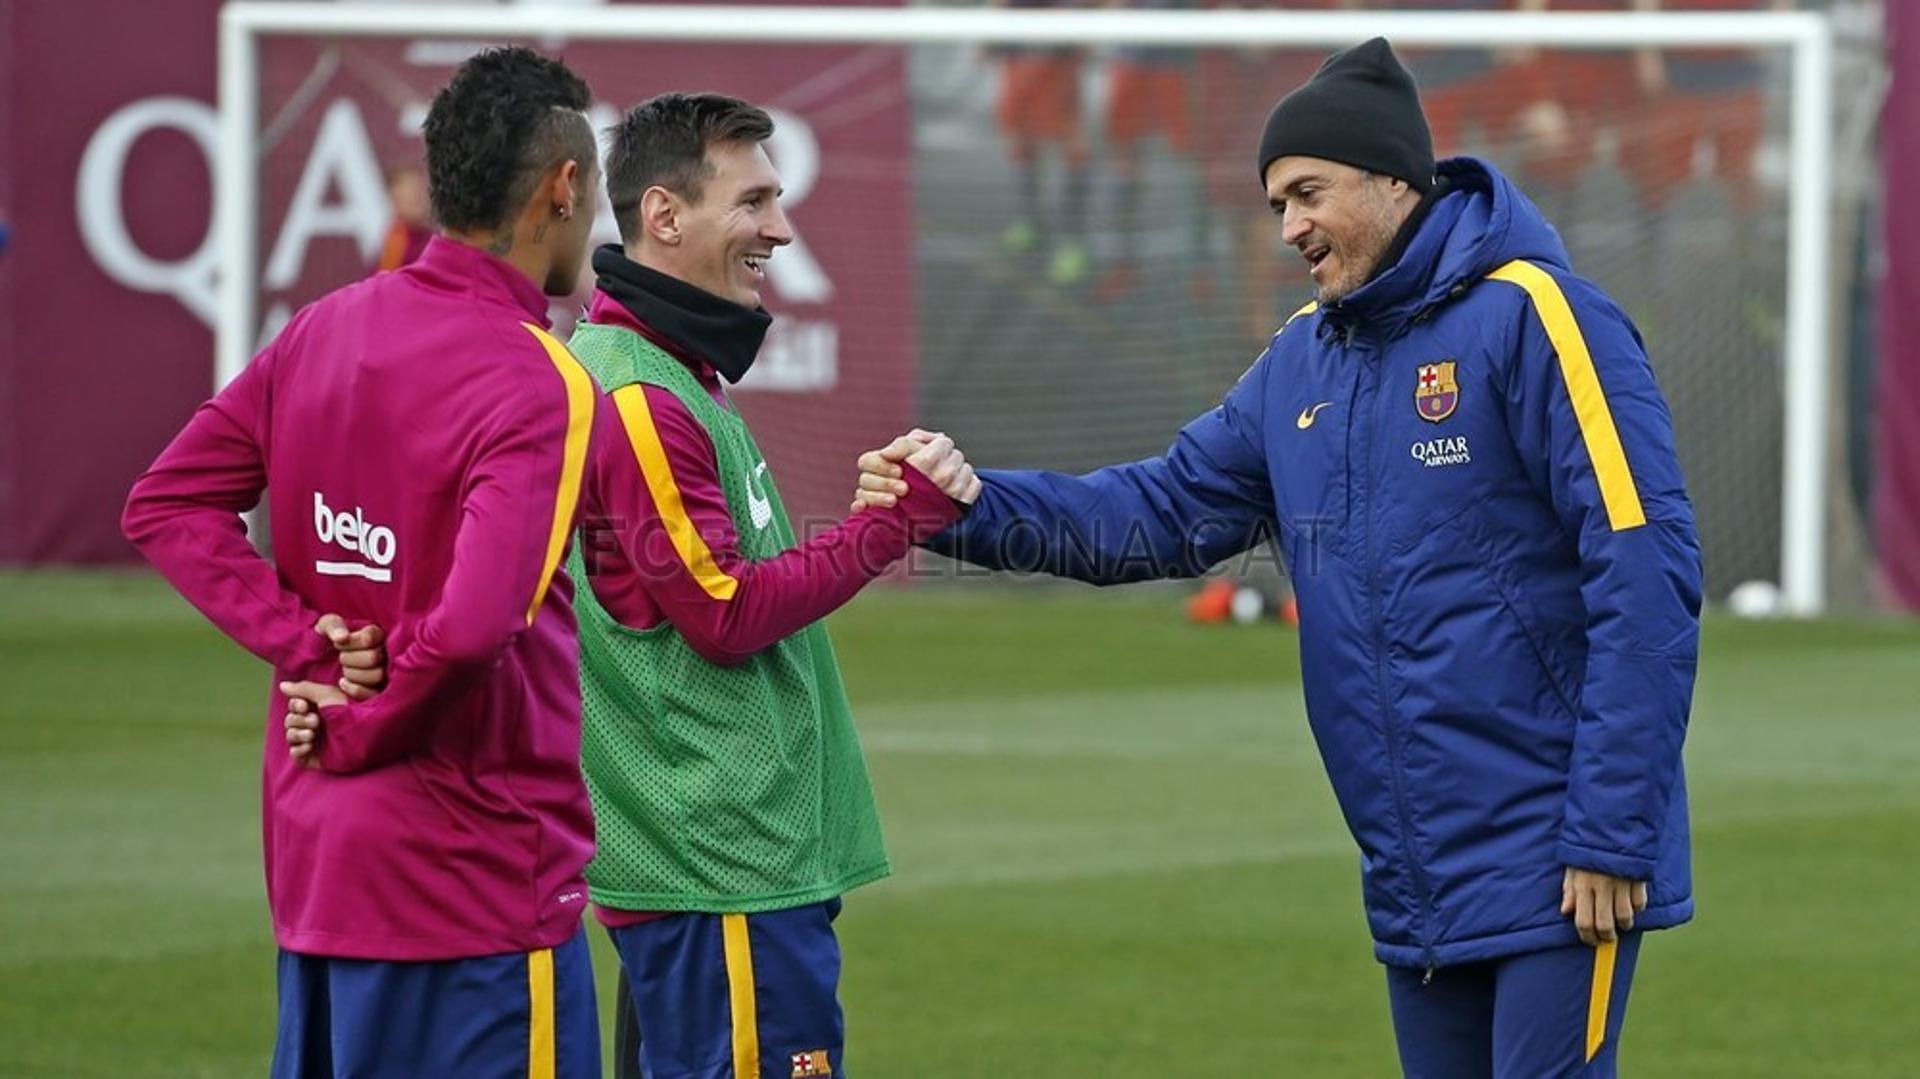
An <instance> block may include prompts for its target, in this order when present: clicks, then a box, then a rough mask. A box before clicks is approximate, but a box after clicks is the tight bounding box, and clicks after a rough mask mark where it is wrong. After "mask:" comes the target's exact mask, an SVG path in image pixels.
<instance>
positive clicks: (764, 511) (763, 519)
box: [747, 461, 773, 530]
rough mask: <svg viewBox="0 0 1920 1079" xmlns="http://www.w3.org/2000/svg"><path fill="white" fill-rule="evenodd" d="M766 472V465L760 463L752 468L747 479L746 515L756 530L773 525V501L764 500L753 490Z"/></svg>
mask: <svg viewBox="0 0 1920 1079" xmlns="http://www.w3.org/2000/svg"><path fill="white" fill-rule="evenodd" d="M766 471H767V463H766V462H765V461H762V462H760V463H759V464H758V465H757V466H755V467H754V470H753V475H751V476H748V477H747V513H748V514H749V515H750V516H752V518H753V527H754V528H755V529H756V530H758V529H762V528H765V527H767V526H768V525H770V524H772V523H773V500H772V499H770V498H766V497H764V496H762V495H761V494H760V492H759V491H756V490H754V489H753V485H754V483H755V481H757V480H759V478H760V477H761V476H762V475H763V474H764V473H765V472H766Z"/></svg>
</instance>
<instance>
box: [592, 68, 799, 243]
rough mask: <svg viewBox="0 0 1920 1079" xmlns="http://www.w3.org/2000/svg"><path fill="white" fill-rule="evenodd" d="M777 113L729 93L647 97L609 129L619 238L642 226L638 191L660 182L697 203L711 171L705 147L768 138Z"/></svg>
mask: <svg viewBox="0 0 1920 1079" xmlns="http://www.w3.org/2000/svg"><path fill="white" fill-rule="evenodd" d="M772 135H773V117H771V116H768V115H767V113H766V110H764V109H761V108H757V107H755V106H753V105H750V104H748V103H747V102H745V101H742V100H740V99H739V98H737V97H728V96H726V95H725V94H687V93H669V94H661V95H659V96H658V97H653V98H648V99H647V100H645V101H642V102H641V103H640V104H638V105H635V106H634V107H633V108H632V109H630V110H628V112H627V114H626V115H625V116H623V117H621V118H620V122H619V123H617V124H615V125H613V126H612V127H611V128H608V129H607V143H608V145H607V201H608V202H609V203H611V204H612V206H613V221H614V224H616V225H618V226H620V239H621V240H623V241H626V242H632V240H633V237H634V235H635V234H636V233H637V232H638V231H639V228H640V196H641V195H644V194H646V191H647V188H649V187H654V186H656V185H657V186H660V187H664V188H666V189H667V190H669V191H671V192H673V193H674V194H676V195H679V196H680V197H681V198H684V199H686V200H687V201H688V202H699V201H700V197H701V195H702V194H703V193H704V188H705V187H706V182H707V180H708V179H709V178H711V177H712V176H713V165H712V163H711V162H709V161H708V160H707V147H709V146H711V145H713V144H714V143H717V142H764V141H765V140H766V139H767V138H769V137H770V136H772Z"/></svg>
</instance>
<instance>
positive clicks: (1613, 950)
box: [1587, 940, 1620, 1060]
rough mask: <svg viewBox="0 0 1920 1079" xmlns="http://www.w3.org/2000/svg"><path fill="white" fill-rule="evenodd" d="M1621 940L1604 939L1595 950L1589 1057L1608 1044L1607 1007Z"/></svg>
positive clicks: (1589, 1020)
mask: <svg viewBox="0 0 1920 1079" xmlns="http://www.w3.org/2000/svg"><path fill="white" fill-rule="evenodd" d="M1619 952H1620V942H1619V941H1617V940H1609V941H1604V942H1602V943H1601V944H1600V946H1599V947H1597V948H1595V949H1594V950H1593V994H1592V995H1591V996H1589V997H1588V998H1587V1059H1588V1060H1592V1059H1593V1058H1594V1056H1595V1055H1596V1054H1598V1053H1599V1052H1600V1047H1601V1046H1603V1045H1605V1044H1607V1009H1608V1006H1609V1005H1611V1004H1612V1003H1613V960H1614V957H1615V956H1616V955H1618V954H1619Z"/></svg>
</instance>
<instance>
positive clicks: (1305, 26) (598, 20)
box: [215, 0, 1834, 616]
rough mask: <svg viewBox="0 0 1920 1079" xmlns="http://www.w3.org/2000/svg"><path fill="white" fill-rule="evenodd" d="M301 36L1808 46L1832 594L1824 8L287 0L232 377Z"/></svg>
mask: <svg viewBox="0 0 1920 1079" xmlns="http://www.w3.org/2000/svg"><path fill="white" fill-rule="evenodd" d="M269 35H270V36H290V37H335V38H337V37H449V36H454V37H482V38H499V39H519V40H534V41H538V40H550V39H553V38H556V37H558V38H575V39H595V40H624V41H703V42H727V41H732V42H742V43H748V42H751V43H756V44H767V43H792V44H901V45H910V44H941V43H946V44H953V43H965V42H983V43H1002V44H1021V43H1025V44H1053V43H1086V44H1113V45H1121V44H1136V45H1137V44H1166V45H1192V46H1204V45H1214V46H1247V45H1261V44H1268V45H1274V46H1284V47H1289V48H1298V47H1303V46H1311V47H1326V48H1329V49H1332V48H1337V47H1342V46H1346V45H1351V44H1353V43H1355V42H1358V41H1362V40H1365V39H1367V38H1370V37H1374V36H1376V35H1382V36H1385V37H1388V38H1390V39H1392V40H1393V41H1394V42H1395V43H1396V44H1400V45H1427V46H1482V47H1485V46H1546V47H1555V48H1568V49H1582V48H1586V49H1599V48H1621V47H1630V46H1636V45H1639V46H1660V47H1679V46H1698V47H1713V46H1719V47H1728V46H1771V47H1783V48H1786V49H1788V50H1789V52H1790V55H1791V62H1792V92H1791V101H1792V107H1791V116H1790V119H1789V125H1790V130H1789V163H1790V169H1791V172H1790V182H1789V183H1788V192H1789V194H1788V215H1789V223H1788V233H1787V312H1786V335H1785V345H1784V347H1785V357H1784V360H1785V366H1784V371H1785V379H1784V386H1783V390H1784V393H1785V397H1786V400H1785V412H1784V430H1785V437H1784V440H1783V441H1784V444H1785V460H1784V462H1783V469H1782V492H1781V498H1782V504H1781V520H1782V536H1781V567H1780V583H1781V591H1782V597H1783V600H1784V604H1785V607H1786V610H1787V611H1788V612H1789V613H1791V614H1795V615H1802V616H1808V615H1815V614H1818V613H1820V612H1821V610H1823V609H1824V607H1825V605H1826V569H1825V567H1826V549H1825V548H1826V535H1825V531H1826V530H1825V527H1824V524H1825V520H1826V483H1827V469H1826V459H1827V401H1828V375H1829V355H1828V354H1829V346H1828V341H1829V331H1828V319H1829V318H1830V316H1831V304H1832V302H1833V298H1832V296H1831V295H1830V292H1831V287H1830V284H1829V281H1830V276H1831V275H1830V265H1831V259H1832V252H1831V250H1830V243H1831V221H1830V218H1829V214H1830V213H1831V211H1832V204H1833V168H1832V125H1833V120H1832V117H1833V89H1834V88H1833V33H1832V29H1831V26H1830V24H1829V22H1828V20H1827V18H1826V17H1825V16H1824V15H1819V14H1815V13H1810V12H1743V13H1732V14H1729V13H1714V14H1702V13H1691V14H1689V13H1644V14H1589V13H1537V14H1516V13H1507V12H1394V11H1368V12H1339V11H1306V12H1290V11H1164V10H1162V11H1137V10H1136V11H1121V10H1105V11H1067V10H1034V9H1020V10H1006V9H999V8H968V9H955V8H944V7H943V8H872V7H857V8H834V7H670V6H664V7H648V6H610V7H567V6H560V7H532V6H511V7H502V6H472V7H468V6H450V5H439V4H354V3H340V4H332V3H277V2H269V3H262V2H255V0H240V2H236V3H231V4H228V5H227V6H226V7H225V8H224V9H222V11H221V13H220V140H219V155H218V175H217V178H216V184H215V192H216V196H217V197H216V200H215V218H216V222H215V234H216V237H217V241H216V242H217V244H218V249H219V252H220V260H219V267H220V283H219V295H220V302H219V312H218V316H217V319H216V323H215V327H216V328H215V384H216V388H218V387H219V386H224V385H226V383H227V382H228V381H230V380H231V379H232V378H233V377H234V376H235V375H237V374H238V373H239V372H240V371H241V370H242V369H243V368H244V367H245V366H246V364H247V360H248V357H249V356H250V354H251V351H252V348H253V345H254V332H255V331H254V327H255V325H256V322H257V318H258V315H257V310H256V308H257V303H256V295H255V288H254V284H255V282H256V281H257V279H258V275H259V251H258V247H257V242H256V237H257V234H258V225H259V212H260V207H259V201H260V200H259V195H260V192H259V183H260V161H259V155H258V150H257V135H258V128H259V111H260V89H259V42H260V38H261V37H262V36H269Z"/></svg>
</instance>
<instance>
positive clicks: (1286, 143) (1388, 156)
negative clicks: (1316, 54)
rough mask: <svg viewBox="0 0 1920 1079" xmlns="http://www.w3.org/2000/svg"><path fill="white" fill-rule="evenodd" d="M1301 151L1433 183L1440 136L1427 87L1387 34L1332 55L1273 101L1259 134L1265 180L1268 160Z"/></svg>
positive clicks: (1423, 186)
mask: <svg viewBox="0 0 1920 1079" xmlns="http://www.w3.org/2000/svg"><path fill="white" fill-rule="evenodd" d="M1295 154H1298V155H1301V156H1303V157H1319V158H1325V159H1326V160H1328V161H1338V162H1341V163H1342V164H1347V165H1352V166H1353V167H1355V168H1359V169H1365V170H1367V171H1368V172H1374V173H1379V174H1380V175H1382V176H1392V177H1395V178H1398V179H1401V180H1405V181H1406V182H1407V183H1409V184H1411V185H1413V189H1414V190H1415V191H1419V192H1421V193H1422V194H1424V193H1425V192H1426V190H1427V188H1428V187H1430V186H1432V184H1433V135H1432V134H1431V133H1430V132H1429V131H1428V130H1427V117H1426V114H1425V113H1423V112H1421V111H1420V92H1419V90H1418V89H1417V88H1416V87H1415V86H1414V84H1413V76H1412V75H1409V74H1408V73H1407V69H1406V68H1404V67H1402V66H1401V65H1400V58H1399V57H1397V56H1395V55H1393V46H1391V45H1389V44H1387V39H1386V38H1383V37H1377V38H1374V39H1373V40H1372V41H1368V42H1365V43H1363V44H1359V45H1355V46H1354V47H1353V48H1351V49H1348V50H1346V51H1344V52H1337V53H1334V54H1333V55H1332V56H1329V57H1327V61H1326V63H1324V64H1321V65H1320V70H1318V71H1316V72H1314V73H1313V78H1311V79H1308V80H1307V81H1306V82H1305V83H1304V84H1302V85H1301V86H1300V87H1299V88H1298V89H1296V90H1294V91H1293V92H1292V93H1290V94H1288V95H1287V96H1286V97H1283V98H1281V99H1280V103H1279V104H1278V105H1275V106H1274V107H1273V112H1272V113H1270V114H1268V116H1267V129H1266V131H1265V132H1264V133H1263V134H1262V135H1261V136H1260V183H1261V184H1262V185H1265V184H1266V182H1267V166H1268V165H1271V164H1273V163H1274V161H1275V160H1276V159H1278V158H1282V157H1288V156H1291V155H1295Z"/></svg>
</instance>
